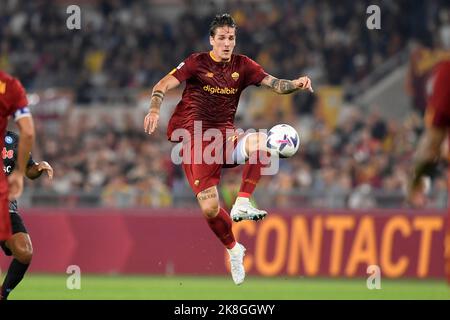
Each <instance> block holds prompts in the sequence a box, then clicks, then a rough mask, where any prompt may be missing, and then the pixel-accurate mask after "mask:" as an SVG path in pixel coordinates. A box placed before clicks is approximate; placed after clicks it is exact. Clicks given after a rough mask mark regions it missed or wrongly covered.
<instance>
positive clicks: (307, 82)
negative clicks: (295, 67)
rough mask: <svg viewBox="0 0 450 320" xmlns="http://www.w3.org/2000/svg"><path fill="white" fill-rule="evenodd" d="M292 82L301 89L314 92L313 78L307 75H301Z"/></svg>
mask: <svg viewBox="0 0 450 320" xmlns="http://www.w3.org/2000/svg"><path fill="white" fill-rule="evenodd" d="M292 82H293V83H294V84H295V85H296V86H297V87H298V88H300V89H302V90H309V92H314V90H313V88H312V85H311V79H310V78H309V77H307V76H304V77H300V78H298V79H295V80H292Z"/></svg>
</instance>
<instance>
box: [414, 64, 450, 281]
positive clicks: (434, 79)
mask: <svg viewBox="0 0 450 320" xmlns="http://www.w3.org/2000/svg"><path fill="white" fill-rule="evenodd" d="M429 81H430V83H429V84H430V86H429V87H430V88H431V92H430V95H429V99H428V104H427V109H426V113H425V131H424V133H423V135H422V137H421V140H420V142H419V146H418V149H417V152H416V154H415V158H414V171H413V174H412V175H411V180H410V181H409V185H408V201H409V203H410V204H412V205H413V206H415V207H423V206H424V205H425V203H426V197H425V194H424V189H425V186H424V181H423V179H422V178H423V176H425V175H428V174H429V173H430V171H432V170H433V168H434V167H435V166H436V164H437V162H438V160H439V158H440V156H441V150H442V145H443V143H444V141H445V139H446V138H447V137H448V136H449V129H450V90H449V84H450V60H447V61H443V62H441V63H439V64H438V65H437V66H436V67H435V69H434V72H433V74H432V76H431V78H430V80H429ZM449 141H450V140H449ZM449 159H450V155H449ZM448 189H449V190H450V184H449V188H448ZM445 271H446V274H447V281H448V282H449V284H450V212H449V217H448V225H447V228H446V237H445Z"/></svg>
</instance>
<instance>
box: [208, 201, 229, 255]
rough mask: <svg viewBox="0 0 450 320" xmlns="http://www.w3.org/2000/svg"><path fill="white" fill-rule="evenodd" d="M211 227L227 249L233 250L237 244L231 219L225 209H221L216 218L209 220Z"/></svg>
mask: <svg viewBox="0 0 450 320" xmlns="http://www.w3.org/2000/svg"><path fill="white" fill-rule="evenodd" d="M206 221H207V222H208V225H209V227H210V228H211V230H212V231H213V232H214V233H215V234H216V236H217V238H219V240H220V241H222V243H223V245H224V246H225V247H226V248H227V249H231V248H233V247H234V245H235V244H236V240H235V239H234V235H233V231H232V230H231V224H232V221H231V218H230V215H229V214H228V213H227V212H226V211H225V209H223V208H220V209H219V213H218V214H217V216H215V217H214V218H209V219H208V218H207V219H206Z"/></svg>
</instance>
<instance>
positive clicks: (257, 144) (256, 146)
mask: <svg viewBox="0 0 450 320" xmlns="http://www.w3.org/2000/svg"><path fill="white" fill-rule="evenodd" d="M247 140H248V149H247V152H248V154H252V153H254V152H256V151H259V150H266V143H267V134H265V133H264V132H257V133H254V134H251V135H250V136H249V137H248V138H247Z"/></svg>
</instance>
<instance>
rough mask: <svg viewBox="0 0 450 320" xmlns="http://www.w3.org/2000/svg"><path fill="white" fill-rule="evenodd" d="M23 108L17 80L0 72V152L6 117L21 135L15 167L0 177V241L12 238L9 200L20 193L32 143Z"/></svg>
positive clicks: (29, 123)
mask: <svg viewBox="0 0 450 320" xmlns="http://www.w3.org/2000/svg"><path fill="white" fill-rule="evenodd" d="M27 106H28V100H27V97H26V94H25V89H24V88H23V86H22V84H21V83H20V81H19V80H17V79H15V78H13V77H12V76H10V75H9V74H7V73H5V72H3V71H1V70H0V137H1V139H0V149H1V150H3V149H4V145H5V144H4V137H5V131H6V126H7V124H8V118H9V116H13V118H14V121H15V122H16V124H17V126H18V127H19V132H20V135H21V139H20V142H19V146H18V156H17V167H16V168H15V170H14V171H13V172H12V173H11V174H10V175H9V176H8V179H7V178H6V176H5V174H4V172H3V173H1V174H0V241H2V240H8V239H9V238H10V237H11V235H12V230H11V222H10V218H9V201H10V200H11V201H12V200H15V199H17V198H18V197H20V195H21V194H22V190H23V177H24V175H25V169H26V166H27V163H28V158H29V155H30V151H31V148H32V146H33V141H34V123H33V118H32V117H31V113H30V110H29V109H28V107H27Z"/></svg>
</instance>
